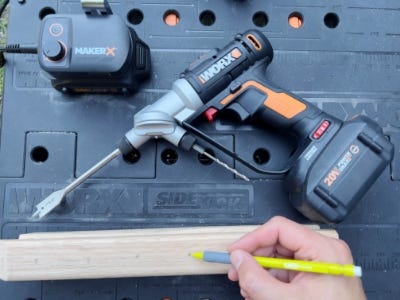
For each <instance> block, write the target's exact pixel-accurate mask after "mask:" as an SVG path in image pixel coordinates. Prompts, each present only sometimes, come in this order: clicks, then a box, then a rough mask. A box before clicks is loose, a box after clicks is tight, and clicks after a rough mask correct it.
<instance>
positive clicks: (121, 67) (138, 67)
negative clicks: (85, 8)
mask: <svg viewBox="0 0 400 300" xmlns="http://www.w3.org/2000/svg"><path fill="white" fill-rule="evenodd" d="M38 58H39V64H40V66H41V68H42V69H43V70H44V71H45V72H46V73H47V74H49V75H50V77H51V78H52V79H51V83H52V85H53V87H54V88H56V89H57V90H59V91H62V92H72V93H133V92H135V91H136V90H137V89H138V85H139V82H141V81H142V80H144V79H145V78H146V77H148V76H149V74H150V65H151V63H150V49H149V47H148V46H147V45H146V44H145V43H144V42H143V41H142V40H141V39H139V37H138V36H137V34H136V32H135V30H134V29H133V27H132V26H130V25H129V24H127V23H125V22H124V21H123V20H122V18H121V17H119V16H117V15H113V14H109V15H86V14H76V15H72V14H71V15H70V14H64V15H63V14H55V15H48V16H46V17H45V18H44V19H43V21H42V25H41V29H40V35H39V46H38Z"/></svg>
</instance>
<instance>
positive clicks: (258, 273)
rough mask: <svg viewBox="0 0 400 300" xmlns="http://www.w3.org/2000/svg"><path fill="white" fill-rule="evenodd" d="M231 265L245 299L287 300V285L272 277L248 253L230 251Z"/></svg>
mask: <svg viewBox="0 0 400 300" xmlns="http://www.w3.org/2000/svg"><path fill="white" fill-rule="evenodd" d="M231 263H232V266H233V268H234V269H235V271H236V272H237V274H238V277H239V285H240V288H241V292H242V295H243V296H244V297H245V298H250V299H254V300H269V299H271V300H272V299H287V298H288V297H287V296H288V294H289V286H288V284H286V283H284V282H281V281H279V280H278V279H276V278H275V277H273V276H272V275H271V274H270V273H269V272H268V271H267V270H265V269H263V268H262V267H261V266H260V265H259V264H258V263H257V262H256V261H255V260H254V258H253V257H252V256H251V255H250V254H249V253H247V252H245V251H242V250H234V251H232V252H231Z"/></svg>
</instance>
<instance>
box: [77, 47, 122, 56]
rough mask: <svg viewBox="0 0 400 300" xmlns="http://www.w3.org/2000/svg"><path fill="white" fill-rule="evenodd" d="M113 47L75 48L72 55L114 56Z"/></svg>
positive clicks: (114, 49)
mask: <svg viewBox="0 0 400 300" xmlns="http://www.w3.org/2000/svg"><path fill="white" fill-rule="evenodd" d="M116 50H117V48H115V47H75V48H74V54H80V55H105V56H115V52H116Z"/></svg>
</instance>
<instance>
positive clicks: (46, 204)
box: [32, 149, 121, 219]
mask: <svg viewBox="0 0 400 300" xmlns="http://www.w3.org/2000/svg"><path fill="white" fill-rule="evenodd" d="M120 154H121V151H120V150H119V149H115V150H114V151H113V152H111V153H110V154H108V155H107V156H106V157H104V158H103V159H102V160H101V161H99V162H98V163H97V164H95V165H94V166H93V167H91V168H90V169H89V170H87V171H86V172H85V173H83V174H82V175H81V176H79V177H78V178H77V179H75V180H74V181H73V182H71V183H70V184H69V185H67V186H66V187H65V188H63V189H60V190H57V191H55V192H53V193H51V194H50V195H49V196H47V197H46V198H45V199H44V200H43V201H41V202H40V203H39V204H38V205H36V211H35V212H34V213H33V215H32V218H39V219H41V218H43V217H44V216H46V215H47V214H48V213H50V212H51V211H52V210H53V209H54V208H56V207H57V206H58V205H60V204H61V203H62V201H63V200H64V198H65V196H66V195H67V194H68V193H70V192H71V191H72V190H74V189H75V188H76V187H77V186H79V185H80V184H81V183H82V182H84V181H85V180H86V179H87V178H89V177H90V176H92V175H93V174H94V173H96V172H97V171H98V170H100V169H101V168H102V167H104V166H105V165H106V164H108V163H109V162H110V161H112V160H113V159H114V158H116V157H117V156H119V155H120Z"/></svg>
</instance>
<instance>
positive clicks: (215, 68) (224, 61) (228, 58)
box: [198, 48, 242, 84]
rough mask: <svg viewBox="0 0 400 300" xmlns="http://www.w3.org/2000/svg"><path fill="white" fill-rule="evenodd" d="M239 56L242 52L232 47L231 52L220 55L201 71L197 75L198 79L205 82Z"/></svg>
mask: <svg viewBox="0 0 400 300" xmlns="http://www.w3.org/2000/svg"><path fill="white" fill-rule="evenodd" d="M240 56H242V52H240V50H239V49H238V48H235V49H233V50H232V51H231V52H229V53H228V54H226V55H225V56H224V57H222V58H221V59H220V60H218V61H217V62H216V63H214V64H213V65H211V66H210V67H209V68H208V69H207V70H205V71H204V72H203V73H201V74H200V75H199V76H198V79H199V80H200V82H201V83H202V84H205V83H206V82H207V81H209V80H210V79H211V78H213V77H214V76H215V75H217V74H218V73H219V72H221V71H222V70H223V69H225V68H226V67H228V66H229V65H230V64H231V63H233V62H234V61H235V60H237V59H238V58H239V57H240Z"/></svg>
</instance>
